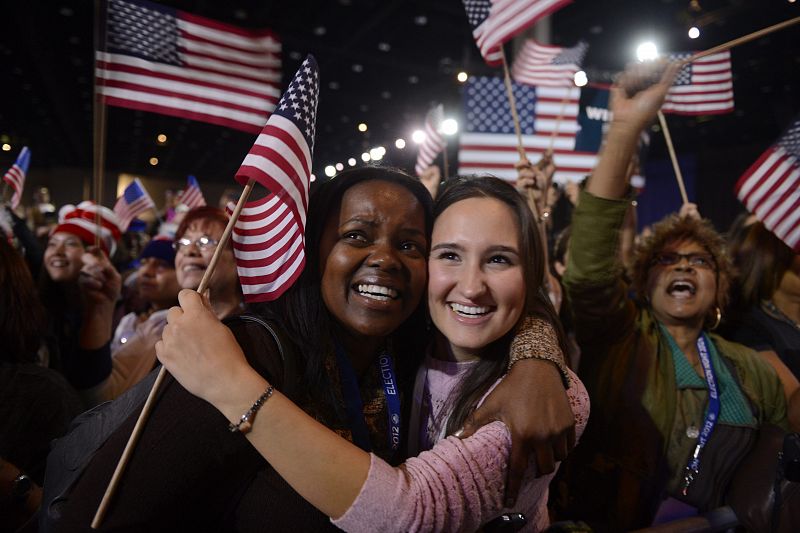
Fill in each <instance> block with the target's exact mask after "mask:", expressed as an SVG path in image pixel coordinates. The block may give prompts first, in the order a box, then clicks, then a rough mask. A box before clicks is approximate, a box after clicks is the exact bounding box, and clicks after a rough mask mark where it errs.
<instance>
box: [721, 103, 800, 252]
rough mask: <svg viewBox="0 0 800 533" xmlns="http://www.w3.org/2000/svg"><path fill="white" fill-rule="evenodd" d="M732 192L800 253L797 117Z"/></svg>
mask: <svg viewBox="0 0 800 533" xmlns="http://www.w3.org/2000/svg"><path fill="white" fill-rule="evenodd" d="M735 190H736V195H737V197H738V198H739V200H740V201H741V202H742V203H743V204H744V205H745V206H746V207H747V209H748V210H749V211H750V212H751V213H754V214H755V215H756V216H758V219H759V220H761V221H762V222H763V223H764V226H766V227H767V229H769V230H770V231H771V232H772V233H774V234H775V235H776V236H777V237H778V238H780V239H781V240H782V241H783V242H785V243H786V244H787V245H788V246H789V247H790V248H792V249H793V250H794V251H795V253H800V116H798V117H796V118H795V120H794V122H792V124H791V125H790V126H789V128H788V129H787V130H786V132H785V133H784V134H783V135H782V136H781V137H780V138H779V139H778V140H777V141H776V142H775V144H773V145H772V146H770V148H769V149H768V150H767V151H766V152H764V153H763V154H762V155H761V157H760V158H759V159H758V161H756V162H755V163H753V165H752V166H751V167H750V168H749V169H747V172H745V173H744V174H743V175H742V177H741V178H739V181H738V182H737V183H736V188H735Z"/></svg>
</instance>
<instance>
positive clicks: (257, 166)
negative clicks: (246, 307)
mask: <svg viewBox="0 0 800 533" xmlns="http://www.w3.org/2000/svg"><path fill="white" fill-rule="evenodd" d="M318 98H319V70H318V68H317V62H316V60H315V59H314V57H313V56H311V55H309V56H308V57H307V58H306V59H305V61H303V64H302V65H301V66H300V69H299V70H298V71H297V73H296V74H295V76H294V79H293V80H292V82H291V83H290V84H289V88H288V89H286V92H285V93H284V94H283V96H282V97H281V100H280V102H278V106H277V107H276V108H275V111H274V112H273V114H272V116H270V118H269V121H268V122H267V125H266V126H264V130H263V131H262V132H261V135H259V136H258V139H257V140H256V142H255V144H254V145H253V148H252V149H251V150H250V153H248V154H247V156H246V157H245V158H244V161H243V162H242V166H241V168H239V171H238V172H237V173H236V180H237V181H238V182H239V183H241V184H242V185H244V184H246V183H247V182H248V181H250V180H251V179H252V180H255V181H257V182H258V183H260V184H261V185H263V186H264V187H266V188H267V189H268V190H269V191H270V194H269V195H268V196H267V197H265V198H262V199H261V200H255V201H252V202H248V203H247V204H246V205H245V207H244V209H243V210H242V215H241V216H240V217H239V219H238V220H237V222H236V225H235V226H234V230H233V251H234V254H235V255H236V265H237V269H238V271H239V281H240V282H241V284H242V292H243V293H244V298H245V301H247V302H264V301H271V300H275V299H276V298H278V297H279V296H280V295H281V294H283V293H284V291H286V289H288V288H289V287H290V286H291V285H292V283H293V282H294V280H295V279H297V277H298V276H299V275H300V273H301V272H302V270H303V267H304V266H305V245H304V233H305V227H306V212H307V211H308V189H309V184H310V181H311V180H310V177H311V155H312V153H313V151H314V134H315V128H316V119H317V101H318Z"/></svg>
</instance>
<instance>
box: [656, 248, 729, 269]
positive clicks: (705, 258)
mask: <svg viewBox="0 0 800 533" xmlns="http://www.w3.org/2000/svg"><path fill="white" fill-rule="evenodd" d="M683 259H686V262H687V263H689V266H691V267H694V268H706V269H708V270H716V269H717V263H716V261H714V257H713V256H712V255H711V254H704V253H691V254H679V253H678V252H659V253H657V254H656V256H655V257H654V258H653V264H654V265H661V266H671V265H676V264H678V263H680V262H681V260H683Z"/></svg>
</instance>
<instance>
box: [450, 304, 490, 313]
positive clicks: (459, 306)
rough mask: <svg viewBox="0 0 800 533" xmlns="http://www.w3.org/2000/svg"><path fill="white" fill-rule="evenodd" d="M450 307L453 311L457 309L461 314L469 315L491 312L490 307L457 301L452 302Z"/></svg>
mask: <svg viewBox="0 0 800 533" xmlns="http://www.w3.org/2000/svg"><path fill="white" fill-rule="evenodd" d="M450 309H452V310H453V311H455V312H456V313H458V314H460V315H467V316H478V315H485V314H486V313H488V312H489V308H488V307H473V306H467V305H462V304H457V303H451V304H450Z"/></svg>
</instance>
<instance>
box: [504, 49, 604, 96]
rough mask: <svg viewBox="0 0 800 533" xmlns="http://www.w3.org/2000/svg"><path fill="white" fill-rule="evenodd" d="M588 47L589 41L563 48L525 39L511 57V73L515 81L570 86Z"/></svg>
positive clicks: (572, 84)
mask: <svg viewBox="0 0 800 533" xmlns="http://www.w3.org/2000/svg"><path fill="white" fill-rule="evenodd" d="M588 49H589V45H588V44H586V43H585V42H583V41H581V42H579V43H578V44H577V45H575V46H573V47H572V48H563V47H561V46H550V45H546V44H539V43H537V42H536V41H535V40H534V39H528V40H527V41H525V44H523V45H522V48H521V49H520V51H519V53H518V54H517V57H516V58H515V59H514V64H513V65H512V67H511V74H512V75H513V77H514V81H516V82H518V83H525V84H528V85H539V86H548V87H572V86H574V85H575V81H574V80H575V73H576V72H578V71H579V70H580V68H581V67H580V65H581V64H582V63H583V58H584V56H586V51H587V50H588Z"/></svg>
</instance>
